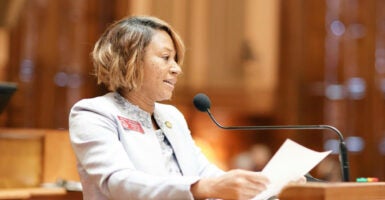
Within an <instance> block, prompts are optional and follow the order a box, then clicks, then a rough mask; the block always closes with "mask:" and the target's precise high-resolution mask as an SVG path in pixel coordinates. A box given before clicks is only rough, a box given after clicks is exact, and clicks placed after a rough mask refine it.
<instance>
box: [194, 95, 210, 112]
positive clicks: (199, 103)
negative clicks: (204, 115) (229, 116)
mask: <svg viewBox="0 0 385 200" xmlns="http://www.w3.org/2000/svg"><path fill="white" fill-rule="evenodd" d="M193 103H194V106H195V108H197V109H198V110H199V111H201V112H207V110H208V109H210V106H211V102H210V99H209V97H208V96H207V95H205V94H203V93H199V94H197V95H195V97H194V100H193Z"/></svg>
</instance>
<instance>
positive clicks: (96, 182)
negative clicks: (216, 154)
mask: <svg viewBox="0 0 385 200" xmlns="http://www.w3.org/2000/svg"><path fill="white" fill-rule="evenodd" d="M92 58H93V62H94V67H95V75H96V77H97V81H98V84H104V85H105V86H107V88H108V89H109V90H110V93H107V94H105V95H104V96H100V97H96V98H91V99H84V100H81V101H79V102H78V103H76V104H75V105H74V106H73V108H72V109H71V113H70V117H69V122H70V124H69V126H70V138H71V143H72V145H73V149H74V151H75V153H76V156H77V159H78V171H79V174H80V179H81V183H82V186H83V195H84V199H86V200H87V199H92V200H94V199H203V198H223V199H250V198H252V197H254V196H255V195H257V194H258V193H260V192H261V191H263V190H264V189H266V185H267V184H268V180H267V178H266V177H264V176H262V175H261V174H260V173H258V172H251V171H245V170H232V171H229V172H224V171H222V170H221V169H219V168H217V167H216V166H214V165H213V164H211V163H210V162H209V161H208V160H207V159H206V158H205V156H204V155H203V154H202V153H201V152H200V150H199V148H198V147H197V146H196V145H195V144H194V141H193V139H192V137H191V135H190V131H189V129H188V126H187V123H186V121H185V119H184V117H183V115H182V114H181V113H180V112H179V111H178V110H177V109H176V108H175V107H173V106H171V105H166V104H161V103H158V102H160V101H163V100H168V99H170V98H171V96H172V92H173V90H174V87H175V84H176V83H177V78H178V76H179V75H180V74H181V73H182V70H181V67H180V66H181V64H182V62H183V58H184V45H183V42H182V40H181V39H180V37H179V36H178V35H177V34H176V33H175V31H174V30H173V29H172V28H171V27H170V26H169V25H168V24H167V23H166V22H164V21H162V20H160V19H158V18H154V17H146V16H142V17H140V16H135V17H129V18H124V19H122V20H120V21H118V22H116V23H114V24H112V25H111V26H110V27H109V28H108V29H107V30H106V31H105V32H104V33H103V35H102V36H101V38H100V39H99V40H98V41H97V43H96V44H95V47H94V50H93V52H92Z"/></svg>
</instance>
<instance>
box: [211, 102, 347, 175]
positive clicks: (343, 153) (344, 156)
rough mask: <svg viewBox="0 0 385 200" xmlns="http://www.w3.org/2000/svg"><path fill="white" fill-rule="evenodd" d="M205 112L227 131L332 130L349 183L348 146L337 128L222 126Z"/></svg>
mask: <svg viewBox="0 0 385 200" xmlns="http://www.w3.org/2000/svg"><path fill="white" fill-rule="evenodd" d="M205 112H207V113H208V114H209V116H210V118H211V120H212V121H213V122H214V123H215V124H216V125H217V126H218V127H220V128H222V129H226V130H290V129H293V130H316V129H320V130H331V131H333V132H334V133H336V134H337V135H338V137H339V140H340V146H339V148H340V154H339V160H340V163H341V173H342V180H343V181H344V182H348V181H349V161H348V153H347V148H346V144H345V141H344V137H343V135H342V133H341V132H340V131H339V130H338V129H337V128H335V127H333V126H330V125H277V126H222V125H221V124H219V123H218V122H217V120H215V118H214V116H213V115H212V114H211V112H210V109H209V108H206V109H205Z"/></svg>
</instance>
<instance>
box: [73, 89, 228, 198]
mask: <svg viewBox="0 0 385 200" xmlns="http://www.w3.org/2000/svg"><path fill="white" fill-rule="evenodd" d="M154 117H155V119H156V121H157V124H158V125H159V127H160V128H161V129H162V131H163V132H164V134H165V136H166V137H167V139H168V140H169V142H170V144H171V146H172V148H173V149H174V152H175V155H176V158H177V161H178V163H179V166H180V168H181V171H182V173H183V176H170V175H168V171H167V169H166V168H165V167H164V157H163V156H162V154H161V147H160V143H159V141H158V139H157V137H156V135H155V131H154V130H153V129H152V123H151V115H150V114H149V113H147V112H145V111H143V110H141V109H140V108H139V107H137V106H134V105H132V104H130V103H129V102H128V101H126V100H125V99H124V98H123V97H121V96H120V95H119V94H118V93H108V94H106V95H104V96H100V97H95V98H91V99H84V100H81V101H79V102H77V103H76V104H75V105H74V106H73V107H72V109H71V113H70V116H69V132H70V139H71V143H72V146H73V149H74V151H75V154H76V157H77V160H78V172H79V175H80V179H81V183H82V187H83V198H84V199H85V200H87V199H92V200H99V199H100V200H101V199H103V200H104V199H193V197H192V194H191V192H190V186H191V184H193V183H195V182H196V181H197V180H199V179H200V178H201V177H213V176H219V175H221V174H223V173H224V172H223V171H222V170H220V169H219V168H217V167H216V166H215V165H213V164H211V163H210V162H209V161H208V160H207V159H206V157H205V156H204V155H203V154H202V153H201V151H200V149H199V148H198V147H197V146H196V145H195V143H194V141H193V138H192V137H191V135H190V130H189V129H188V126H187V123H186V121H185V119H184V116H183V115H182V113H180V112H179V111H178V110H177V109H176V108H175V107H174V106H171V105H165V104H160V103H156V105H155V111H154Z"/></svg>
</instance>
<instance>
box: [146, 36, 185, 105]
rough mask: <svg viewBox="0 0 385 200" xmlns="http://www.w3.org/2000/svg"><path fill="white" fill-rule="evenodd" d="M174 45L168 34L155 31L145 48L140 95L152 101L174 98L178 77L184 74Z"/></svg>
mask: <svg viewBox="0 0 385 200" xmlns="http://www.w3.org/2000/svg"><path fill="white" fill-rule="evenodd" d="M175 56H176V51H175V47H174V43H173V41H172V39H171V37H170V36H169V35H168V33H167V32H165V31H162V30H157V31H155V34H154V35H153V37H152V40H151V42H150V43H149V44H148V46H147V47H146V48H145V53H144V58H143V67H144V68H143V70H144V74H143V75H144V77H143V83H142V87H141V88H140V93H141V94H142V95H145V97H146V98H149V99H150V100H151V101H163V100H168V99H170V98H171V96H172V92H173V90H174V87H175V84H176V82H177V76H178V75H179V74H181V73H182V70H181V68H180V66H179V65H178V63H177V62H176V61H175Z"/></svg>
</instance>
